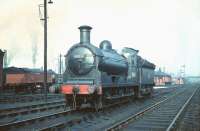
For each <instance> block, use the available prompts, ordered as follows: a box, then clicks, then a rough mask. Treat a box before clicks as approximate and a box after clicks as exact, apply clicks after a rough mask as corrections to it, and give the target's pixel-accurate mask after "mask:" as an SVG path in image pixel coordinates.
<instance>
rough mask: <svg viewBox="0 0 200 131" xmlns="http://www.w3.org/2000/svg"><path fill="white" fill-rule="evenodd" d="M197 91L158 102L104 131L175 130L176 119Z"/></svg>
mask: <svg viewBox="0 0 200 131" xmlns="http://www.w3.org/2000/svg"><path fill="white" fill-rule="evenodd" d="M198 90H200V88H194V87H193V88H189V89H187V90H185V91H184V92H182V93H178V94H176V95H174V96H172V97H169V98H166V99H164V100H162V101H159V102H157V103H155V104H154V105H152V106H150V107H148V108H145V109H144V110H142V111H140V112H138V113H136V114H133V115H131V116H130V117H128V118H126V119H124V120H122V121H119V122H117V123H115V124H113V125H112V126H110V127H108V128H106V129H105V130H106V131H115V130H126V131H128V130H130V131H132V130H137V131H138V130H143V131H144V130H159V131H161V130H167V131H170V130H172V129H174V128H175V126H176V122H177V120H178V118H179V117H180V116H181V114H182V112H183V111H184V109H185V108H186V107H187V105H188V103H189V102H190V100H191V99H192V97H193V96H194V95H195V93H196V92H197V91H198Z"/></svg>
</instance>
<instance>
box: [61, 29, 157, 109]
mask: <svg viewBox="0 0 200 131" xmlns="http://www.w3.org/2000/svg"><path fill="white" fill-rule="evenodd" d="M79 29H80V42H79V43H77V44H75V45H73V46H72V47H71V48H70V49H69V51H68V53H67V54H66V56H65V64H66V70H65V72H64V74H63V81H64V83H63V84H62V85H61V92H62V93H64V94H65V98H66V104H68V105H70V106H71V107H72V108H75V109H76V108H78V107H81V105H82V104H88V103H89V105H90V106H91V107H92V108H95V109H100V108H102V105H103V104H105V103H106V102H107V101H112V100H116V99H119V98H124V97H130V96H134V97H140V96H141V95H144V94H151V93H152V89H153V86H154V69H155V65H154V64H152V63H150V62H148V61H147V60H145V59H142V58H141V57H140V56H138V55H137V54H138V50H134V49H132V48H127V47H125V48H123V50H122V54H119V53H117V52H116V51H115V50H114V49H112V44H111V42H109V41H107V40H104V41H102V42H101V43H100V46H99V48H98V47H96V46H94V45H93V44H91V42H90V30H91V29H92V28H91V27H90V26H80V27H79Z"/></svg>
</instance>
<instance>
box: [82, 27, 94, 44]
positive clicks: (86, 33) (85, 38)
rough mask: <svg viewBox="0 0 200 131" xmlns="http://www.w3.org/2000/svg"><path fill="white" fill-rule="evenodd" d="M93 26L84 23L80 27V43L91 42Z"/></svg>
mask: <svg viewBox="0 0 200 131" xmlns="http://www.w3.org/2000/svg"><path fill="white" fill-rule="evenodd" d="M91 29H92V27H90V26H87V25H83V26H80V27H79V30H80V44H90V30H91Z"/></svg>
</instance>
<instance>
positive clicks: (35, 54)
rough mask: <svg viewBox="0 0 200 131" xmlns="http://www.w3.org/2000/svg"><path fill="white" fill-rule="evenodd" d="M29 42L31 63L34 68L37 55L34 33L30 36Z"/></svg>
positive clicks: (36, 40) (35, 35)
mask: <svg viewBox="0 0 200 131" xmlns="http://www.w3.org/2000/svg"><path fill="white" fill-rule="evenodd" d="M30 37H31V41H32V63H33V67H34V68H35V65H36V62H37V55H38V45H37V43H38V36H37V34H36V33H32V34H31V36H30Z"/></svg>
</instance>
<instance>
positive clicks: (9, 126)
mask: <svg viewBox="0 0 200 131" xmlns="http://www.w3.org/2000/svg"><path fill="white" fill-rule="evenodd" d="M169 90H171V92H176V91H175V90H174V89H169ZM177 91H178V90H177ZM162 94H166V95H167V94H170V91H167V90H166V91H163V92H162V93H161V94H160V96H159V95H156V98H155V99H152V102H153V103H154V102H155V101H157V99H158V97H161V96H162V97H161V98H162V99H164V97H166V96H163V95H162ZM161 98H159V99H161ZM147 99H148V98H147ZM145 102H146V103H148V104H149V102H147V101H146V100H145V99H142V100H139V102H137V101H134V102H133V103H132V105H131V104H130V103H127V104H123V105H122V104H120V103H117V104H115V105H113V106H110V107H109V106H108V107H107V108H105V109H104V110H102V111H100V112H98V113H96V112H88V111H87V112H85V111H84V110H83V111H75V110H66V111H64V110H63V108H62V110H59V111H56V112H48V111H47V112H46V113H45V114H43V115H42V114H40V113H39V116H31V114H30V116H29V118H27V119H19V120H15V121H10V122H8V123H5V124H1V125H0V130H54V129H61V130H62V129H63V130H66V129H68V128H70V129H71V128H72V129H75V128H76V126H78V127H79V126H80V127H81V128H82V125H83V124H84V123H87V124H89V125H95V124H98V121H97V122H96V123H95V122H93V121H95V120H102V121H108V120H109V121H110V118H111V117H112V115H113V114H115V113H116V112H117V113H119V112H121V113H122V114H123V111H126V108H132V107H137V106H138V105H143V106H144V103H145ZM146 106H147V105H146ZM113 107H115V108H113ZM144 107H145V106H144ZM137 109H138V110H141V108H137ZM83 128H85V130H87V129H88V128H87V127H83ZM79 129H80V128H79Z"/></svg>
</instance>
